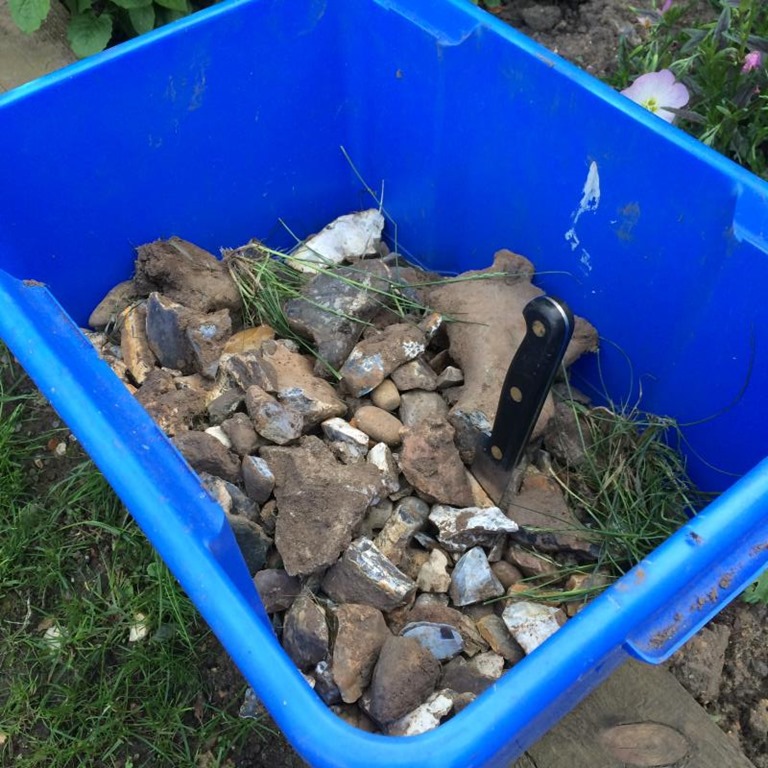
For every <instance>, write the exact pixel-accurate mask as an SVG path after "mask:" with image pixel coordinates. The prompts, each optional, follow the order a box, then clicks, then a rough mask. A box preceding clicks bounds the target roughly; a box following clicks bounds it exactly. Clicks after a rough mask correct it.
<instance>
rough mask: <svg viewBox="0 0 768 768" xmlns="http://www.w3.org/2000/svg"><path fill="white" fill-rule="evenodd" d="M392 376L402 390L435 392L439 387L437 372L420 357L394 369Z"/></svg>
mask: <svg viewBox="0 0 768 768" xmlns="http://www.w3.org/2000/svg"><path fill="white" fill-rule="evenodd" d="M390 378H391V379H392V381H393V382H394V383H395V386H396V387H397V388H398V390H399V391H400V392H407V391H408V390H411V389H420V390H423V391H425V392H434V390H435V389H437V374H436V373H435V372H434V371H433V370H432V369H431V368H430V367H429V366H428V365H427V364H426V363H425V362H424V360H423V359H422V358H420V357H419V358H417V359H416V360H411V362H409V363H405V364H404V365H401V366H400V367H399V368H397V369H396V370H394V371H392V374H391V376H390Z"/></svg>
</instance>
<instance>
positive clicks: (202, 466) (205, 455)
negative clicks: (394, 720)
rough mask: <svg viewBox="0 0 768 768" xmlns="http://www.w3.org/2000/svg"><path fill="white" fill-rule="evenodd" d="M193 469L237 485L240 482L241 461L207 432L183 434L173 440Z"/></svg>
mask: <svg viewBox="0 0 768 768" xmlns="http://www.w3.org/2000/svg"><path fill="white" fill-rule="evenodd" d="M173 443H174V445H175V446H176V447H177V448H178V449H179V451H181V453H182V455H183V456H184V458H185V459H186V460H187V461H188V462H189V464H190V466H191V467H192V469H194V470H195V471H197V472H208V473H209V474H211V475H216V477H221V478H223V479H224V480H229V482H230V483H237V482H239V480H240V459H239V458H238V457H237V456H235V454H234V453H232V452H231V451H229V450H227V449H226V448H225V447H224V446H223V445H222V444H221V442H220V441H219V440H217V439H216V438H215V437H213V435H209V434H208V433H207V432H192V431H190V432H182V433H181V434H179V435H176V437H174V438H173Z"/></svg>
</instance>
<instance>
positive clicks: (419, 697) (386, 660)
mask: <svg viewBox="0 0 768 768" xmlns="http://www.w3.org/2000/svg"><path fill="white" fill-rule="evenodd" d="M439 676H440V663H439V662H438V661H437V659H436V658H435V657H434V656H433V655H432V654H431V653H430V652H429V651H428V650H426V649H425V648H424V647H423V646H422V645H421V643H419V641H418V640H414V639H413V638H410V637H396V636H393V637H389V638H387V640H386V641H385V643H384V645H383V646H382V649H381V653H380V654H379V659H378V661H377V662H376V667H375V668H374V670H373V678H372V680H371V687H370V688H369V689H368V691H367V693H366V696H365V705H366V709H367V711H368V714H369V715H370V716H371V717H372V718H373V719H374V720H375V721H376V722H378V723H379V724H380V725H382V726H385V727H386V726H388V725H389V724H391V723H393V722H394V721H395V720H398V719H400V718H401V717H404V716H405V715H407V714H408V713H409V712H412V711H413V710H414V709H416V707H418V706H419V705H420V704H422V703H423V702H424V701H426V699H427V698H428V697H429V695H430V694H431V693H432V692H433V691H434V690H435V685H436V684H437V680H438V678H439Z"/></svg>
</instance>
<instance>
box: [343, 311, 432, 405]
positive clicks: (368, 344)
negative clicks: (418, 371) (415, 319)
mask: <svg viewBox="0 0 768 768" xmlns="http://www.w3.org/2000/svg"><path fill="white" fill-rule="evenodd" d="M426 342H427V340H426V336H425V334H424V332H423V331H422V330H421V329H420V328H418V327H417V326H415V325H408V324H406V323H396V324H395V325H389V326H387V327H386V328H385V329H384V330H382V331H381V332H380V333H378V334H377V335H375V336H372V337H370V338H367V339H363V340H362V341H361V342H359V343H358V344H356V345H355V347H354V349H353V350H352V352H351V353H350V355H349V357H348V358H347V360H346V362H345V363H344V365H343V366H342V367H341V371H340V373H341V379H342V381H343V382H344V386H345V387H346V388H347V390H348V391H349V393H350V394H351V395H352V396H353V397H360V396H362V395H365V394H367V393H368V392H370V391H371V390H372V389H374V388H375V387H377V386H378V385H379V384H381V382H382V381H384V379H386V378H387V377H388V376H389V374H390V373H392V371H394V370H395V369H396V368H398V367H400V366H401V365H402V364H403V363H406V362H408V361H409V360H413V359H415V358H417V357H418V356H419V355H420V354H422V352H424V350H425V349H426Z"/></svg>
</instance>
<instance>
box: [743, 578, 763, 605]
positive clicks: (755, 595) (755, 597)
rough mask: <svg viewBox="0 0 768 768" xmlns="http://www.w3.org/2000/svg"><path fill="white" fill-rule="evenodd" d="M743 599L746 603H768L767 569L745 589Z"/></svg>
mask: <svg viewBox="0 0 768 768" xmlns="http://www.w3.org/2000/svg"><path fill="white" fill-rule="evenodd" d="M744 600H745V601H746V602H748V603H768V571H766V572H765V573H764V574H763V575H762V576H761V577H760V578H759V579H758V580H757V581H756V582H755V583H754V584H753V585H752V586H751V587H749V588H748V589H747V591H746V592H745V593H744Z"/></svg>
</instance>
